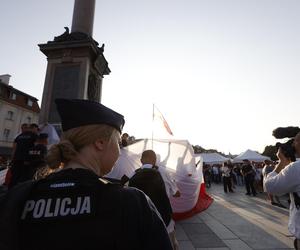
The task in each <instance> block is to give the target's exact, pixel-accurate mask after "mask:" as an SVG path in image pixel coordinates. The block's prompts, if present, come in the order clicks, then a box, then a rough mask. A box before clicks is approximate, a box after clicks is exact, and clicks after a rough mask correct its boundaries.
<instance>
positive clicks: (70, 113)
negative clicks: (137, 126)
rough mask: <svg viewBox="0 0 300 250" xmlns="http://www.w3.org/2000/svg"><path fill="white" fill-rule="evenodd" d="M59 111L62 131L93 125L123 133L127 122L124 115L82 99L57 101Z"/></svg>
mask: <svg viewBox="0 0 300 250" xmlns="http://www.w3.org/2000/svg"><path fill="white" fill-rule="evenodd" d="M55 103H56V107H57V111H58V113H59V115H60V118H61V124H62V130H63V131H67V130H69V129H72V128H77V127H80V126H85V125H92V124H107V125H110V126H112V127H114V128H116V129H117V130H118V131H119V132H120V133H122V128H123V126H124V123H125V120H124V117H123V115H121V114H119V113H117V112H115V111H113V110H112V109H110V108H108V107H106V106H104V105H102V104H101V103H98V102H94V101H89V100H80V99H60V98H59V99H56V100H55Z"/></svg>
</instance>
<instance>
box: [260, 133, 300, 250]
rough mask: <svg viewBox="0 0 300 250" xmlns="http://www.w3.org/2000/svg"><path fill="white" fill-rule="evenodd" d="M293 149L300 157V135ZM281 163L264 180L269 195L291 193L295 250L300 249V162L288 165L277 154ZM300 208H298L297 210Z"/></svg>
mask: <svg viewBox="0 0 300 250" xmlns="http://www.w3.org/2000/svg"><path fill="white" fill-rule="evenodd" d="M293 147H294V149H295V151H296V155H297V156H298V157H299V156H300V133H298V134H297V135H296V137H295V139H294V142H293ZM277 155H278V158H279V163H278V165H277V166H276V167H275V169H274V171H273V172H271V173H269V174H268V175H267V177H266V179H265V180H264V186H265V188H266V190H267V192H268V193H272V194H277V195H283V194H285V193H290V199H291V204H290V218H289V225H288V227H289V231H290V232H291V233H292V234H293V235H294V236H295V237H296V240H295V249H300V207H299V206H297V204H296V199H295V198H296V196H298V197H300V161H296V162H292V163H290V164H288V165H286V163H285V162H283V161H282V160H281V159H282V158H283V157H282V156H281V155H280V153H278V154H277ZM297 207H298V208H297Z"/></svg>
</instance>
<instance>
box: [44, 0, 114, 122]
mask: <svg viewBox="0 0 300 250" xmlns="http://www.w3.org/2000/svg"><path fill="white" fill-rule="evenodd" d="M94 12H95V0H75V4H74V11H73V21H72V28H71V33H70V32H69V28H67V27H65V32H64V33H63V34H61V35H60V36H57V37H54V39H53V41H48V42H47V43H46V44H39V47H40V50H41V51H42V52H43V53H44V54H45V55H46V56H47V61H48V65H47V72H46V77H45V84H44V91H43V97H42V105H41V112H40V123H46V122H48V123H51V124H59V122H60V119H59V116H58V113H57V111H56V107H55V103H54V100H55V99H56V98H69V99H73V98H76V99H87V100H93V101H98V102H101V92H102V80H103V77H104V75H108V74H109V73H110V69H109V67H108V62H107V61H106V59H105V57H104V55H103V52H104V44H103V45H102V46H101V47H99V46H98V45H99V44H98V43H97V42H96V41H95V40H94V39H93V38H92V35H93V24H94Z"/></svg>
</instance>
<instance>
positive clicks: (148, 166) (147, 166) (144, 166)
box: [142, 164, 153, 168]
mask: <svg viewBox="0 0 300 250" xmlns="http://www.w3.org/2000/svg"><path fill="white" fill-rule="evenodd" d="M152 167H153V165H152V164H144V165H143V166H142V168H152Z"/></svg>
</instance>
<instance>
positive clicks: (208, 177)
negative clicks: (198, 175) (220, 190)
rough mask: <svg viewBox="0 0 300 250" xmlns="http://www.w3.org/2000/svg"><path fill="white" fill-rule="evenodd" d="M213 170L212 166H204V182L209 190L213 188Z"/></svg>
mask: <svg viewBox="0 0 300 250" xmlns="http://www.w3.org/2000/svg"><path fill="white" fill-rule="evenodd" d="M211 171H212V169H211V166H210V165H207V164H204V165H203V177H204V182H205V186H206V187H207V188H210V187H211V176H212V173H211Z"/></svg>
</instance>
